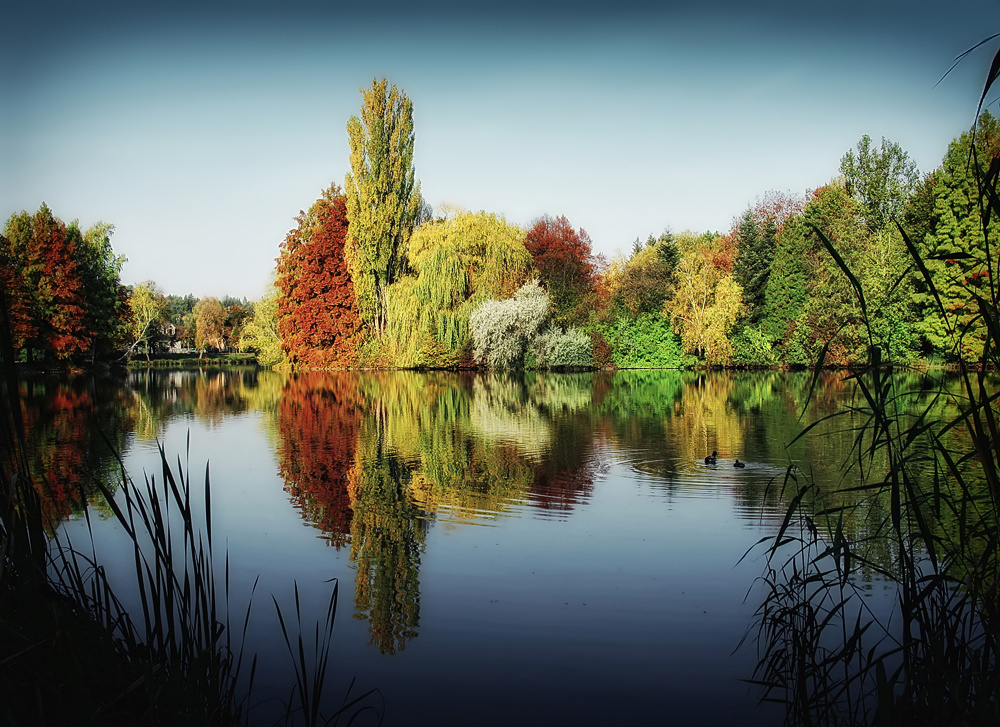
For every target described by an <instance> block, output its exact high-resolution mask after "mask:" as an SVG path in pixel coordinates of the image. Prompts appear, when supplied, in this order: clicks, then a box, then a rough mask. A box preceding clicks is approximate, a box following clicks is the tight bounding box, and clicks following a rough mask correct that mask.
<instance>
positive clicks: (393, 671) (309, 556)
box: [99, 414, 774, 725]
mask: <svg viewBox="0 0 1000 727" xmlns="http://www.w3.org/2000/svg"><path fill="white" fill-rule="evenodd" d="M264 423H265V422H264V419H263V417H262V416H261V415H259V414H240V415H234V416H225V417H224V418H222V420H221V422H219V423H215V424H212V425H208V424H205V423H204V422H202V421H201V420H199V419H196V418H192V417H177V418H175V419H172V420H171V421H170V422H169V423H167V425H166V427H165V429H164V432H163V435H162V441H163V443H164V446H165V448H166V451H167V453H168V458H169V460H170V462H171V463H173V462H174V461H175V460H176V457H177V455H178V454H180V456H181V457H182V459H183V458H185V454H184V452H185V449H186V446H187V438H188V434H189V432H190V441H191V449H190V466H189V469H190V476H191V481H192V483H193V485H194V493H195V495H194V499H195V502H196V504H197V503H200V493H201V486H202V484H203V482H204V466H205V461H206V459H207V460H209V463H210V472H211V475H210V477H211V483H212V502H213V512H214V527H215V534H216V539H217V541H216V542H217V548H218V552H219V554H220V557H221V554H222V552H223V550H224V549H225V548H228V550H229V554H230V560H231V565H232V578H231V582H232V584H233V585H232V592H233V594H234V597H233V603H234V613H237V614H240V613H241V611H242V608H243V607H244V604H245V602H246V599H247V598H248V597H249V587H250V584H251V583H252V581H253V579H254V578H255V577H256V576H257V575H258V574H260V575H261V582H260V585H259V586H258V592H257V594H256V596H255V602H256V606H255V615H254V618H253V624H254V625H255V629H256V631H255V633H256V634H257V636H256V637H255V639H257V640H255V642H254V648H259V649H260V650H261V651H262V652H263V653H262V662H261V663H262V664H268V665H275V664H277V665H281V664H284V663H285V660H286V658H287V656H286V654H285V653H284V651H283V650H284V645H283V643H281V642H280V641H279V640H277V639H278V638H279V636H278V632H277V630H276V622H275V621H274V618H273V615H272V614H273V610H272V604H271V600H270V595H269V594H271V593H273V594H274V595H276V597H278V598H279V600H281V601H282V602H283V604H284V606H285V607H286V608H288V607H290V605H291V601H290V600H288V599H289V598H290V595H291V587H292V582H293V581H296V582H298V584H299V587H300V588H301V589H302V590H303V600H304V604H305V613H306V619H307V622H310V620H311V619H315V618H318V617H320V616H322V609H323V607H324V599H325V598H326V597H327V595H328V593H329V588H330V585H329V584H328V583H327V582H326V581H327V579H329V578H331V577H339V578H340V583H341V586H342V588H343V591H342V593H341V595H342V601H341V607H340V612H339V615H338V620H337V631H336V637H335V655H336V656H335V659H336V661H337V664H338V665H339V666H338V675H339V677H338V678H340V677H342V678H343V679H344V683H346V680H347V679H349V678H350V677H351V676H355V675H356V676H358V677H359V686H361V687H362V688H367V687H370V686H378V687H379V688H380V689H381V690H382V691H383V693H384V696H385V698H386V700H387V704H388V708H389V710H390V712H389V715H390V716H392V715H395V720H390V722H389V723H392V724H401V723H417V722H420V721H421V720H423V719H427V720H433V723H435V724H442V725H446V724H470V723H475V724H483V725H486V724H511V723H512V722H516V723H519V724H554V723H558V722H560V721H561V720H563V719H565V718H567V717H568V716H569V717H571V718H572V720H573V723H575V724H612V723H620V722H619V720H621V719H623V718H627V719H626V721H629V722H630V723H643V722H648V721H649V720H653V721H656V720H658V718H659V716H660V715H662V711H663V709H664V708H665V705H667V704H669V705H670V706H669V710H670V713H671V715H673V717H674V719H675V720H677V721H676V722H675V724H704V723H711V722H713V721H714V723H717V724H722V723H726V722H729V721H730V720H735V719H736V718H737V717H739V721H740V723H741V724H747V725H752V724H757V723H759V724H769V723H771V722H773V721H774V719H773V714H769V713H767V712H763V713H760V712H756V711H752V712H748V711H747V710H749V709H750V708H751V707H753V706H754V705H755V703H756V697H755V696H753V695H752V694H749V693H748V691H747V688H746V686H745V685H744V684H742V683H740V681H739V680H740V679H741V678H744V677H746V676H747V675H748V674H749V671H748V670H749V669H750V668H751V666H752V653H751V652H750V651H746V652H741V653H740V654H738V655H737V656H736V657H733V656H732V655H731V652H732V650H733V648H734V647H735V645H736V644H737V643H738V641H739V639H740V638H741V637H742V635H743V632H744V629H745V628H746V627H747V625H748V623H749V621H750V617H751V615H752V612H753V609H754V601H753V599H751V600H749V601H748V602H747V603H744V602H743V599H744V596H745V595H746V593H747V590H748V589H749V588H750V586H751V583H752V580H753V578H754V577H755V576H757V575H759V572H760V568H759V563H753V562H751V563H748V564H745V565H744V566H740V567H739V568H737V567H735V565H736V561H737V560H738V559H739V556H740V555H742V553H743V551H744V550H745V549H746V548H747V547H748V545H749V544H750V543H751V542H752V541H754V540H756V539H757V538H758V537H760V535H761V534H762V531H760V530H758V529H757V528H755V527H753V525H752V522H749V521H748V520H747V519H745V516H744V515H741V514H740V513H739V512H738V511H737V509H736V508H734V503H733V501H732V497H731V490H730V488H729V487H728V486H727V485H726V484H725V483H723V484H722V485H717V486H716V487H715V488H714V490H710V488H709V487H708V483H706V482H705V481H704V478H705V474H704V473H701V472H692V473H690V476H691V477H692V478H694V480H697V481H692V488H691V489H687V488H686V487H685V486H684V484H683V483H681V487H680V489H679V490H674V491H673V496H672V497H669V498H668V497H665V496H664V493H663V491H662V490H660V489H658V486H659V483H658V481H657V480H656V478H653V477H650V476H648V475H643V474H640V473H636V472H635V470H634V468H633V465H632V463H630V462H628V461H627V459H626V458H625V457H626V454H627V453H626V452H624V451H619V452H610V451H604V452H598V453H596V455H595V456H597V458H598V459H600V460H602V461H610V458H612V457H613V458H614V459H615V460H616V461H615V462H614V463H610V464H608V465H607V466H606V467H605V468H604V469H603V474H601V475H599V477H598V479H597V481H596V482H595V486H594V488H593V492H592V494H591V495H590V497H589V498H588V499H587V501H586V502H585V503H580V504H578V505H577V506H575V507H574V509H573V511H572V512H569V513H563V514H564V515H565V517H563V518H556V519H554V518H548V517H544V513H543V512H542V511H538V510H536V509H535V508H533V507H531V506H529V505H527V504H522V505H518V506H515V507H513V508H511V509H510V510H509V511H508V512H507V514H508V517H504V518H501V519H499V520H495V521H493V524H494V527H490V528H481V527H472V526H470V525H462V524H456V523H451V524H450V525H449V526H448V527H432V528H431V530H430V532H429V534H428V537H427V540H426V544H425V548H424V550H423V552H422V554H421V563H420V568H419V578H420V624H419V627H418V632H419V635H418V637H417V638H416V639H413V640H411V641H410V642H408V643H407V645H406V648H405V649H404V650H403V651H402V652H400V653H398V654H396V655H395V656H393V657H391V658H387V657H385V656H383V655H381V654H379V652H378V649H376V648H375V647H372V646H368V645H367V642H368V633H367V630H366V626H367V623H366V622H365V621H357V620H354V619H351V618H349V614H350V612H351V610H352V609H351V603H352V600H353V599H352V593H353V588H354V583H353V580H354V565H353V564H352V563H351V562H350V560H349V559H348V550H347V549H342V550H340V551H337V550H335V549H334V548H332V547H329V546H328V545H326V543H325V541H324V540H323V539H322V538H321V537H320V533H319V532H318V531H316V530H315V529H313V528H312V527H308V526H307V523H305V522H304V521H303V519H302V515H301V513H300V512H299V511H298V510H297V509H296V508H295V507H294V506H293V505H292V503H291V502H290V499H289V496H288V494H287V493H286V492H285V491H284V490H283V489H282V485H283V483H282V482H281V480H280V478H279V477H278V476H277V474H276V471H277V462H276V459H275V455H274V452H273V449H272V446H271V445H270V444H269V442H268V441H267V437H266V435H265V433H264V431H263V430H264V426H263V425H264ZM125 463H126V466H127V467H128V469H129V470H130V471H132V472H133V473H136V474H137V476H138V477H140V478H141V476H142V475H141V472H142V471H143V470H145V471H146V473H147V474H152V475H155V477H156V479H157V480H158V481H159V480H160V467H159V458H158V454H157V452H156V449H155V445H154V444H153V443H148V442H146V443H136V445H135V446H134V448H133V449H132V450H131V451H130V452H128V453H127V456H126V458H125ZM723 474H726V475H729V474H731V473H728V472H726V473H723ZM699 478H700V479H699ZM99 533H100V534H99V547H101V548H107V552H114V551H113V549H115V548H121V550H119V551H118V552H119V553H120V555H121V556H122V557H123V558H125V560H126V561H127V560H128V559H129V557H130V556H129V551H128V550H127V549H124V548H123V544H122V543H120V542H118V539H116V538H115V537H114V536H112V535H107V534H104V533H103V531H101V530H100V529H99ZM116 543H117V546H116ZM123 565H125V566H128V565H129V563H128V562H123ZM286 613H287V611H286ZM237 618H238V617H237ZM271 678H272V677H271V676H269V675H268V674H267V670H266V669H263V670H262V674H261V675H259V676H258V679H259V680H260V682H261V683H262V684H263V686H264V690H265V693H268V689H270V687H269V686H268V685H269V679H271ZM588 684H589V685H599V690H598V692H597V693H596V694H595V693H593V692H592V690H593V689H595V688H597V687H596V686H590V687H588V686H586V685H588ZM442 685H449V686H448V688H447V689H442ZM338 688H339V687H338ZM499 692H503V693H504V694H506V695H507V696H505V697H504V698H503V699H501V700H499V702H498V701H497V694H498V693H499ZM266 709H269V707H265V710H266ZM580 709H582V710H583V711H582V712H575V711H574V710H580ZM758 716H759V717H760V721H759V722H755V719H757V717H758ZM706 719H707V720H708V722H705V720H706ZM491 720H492V721H491Z"/></svg>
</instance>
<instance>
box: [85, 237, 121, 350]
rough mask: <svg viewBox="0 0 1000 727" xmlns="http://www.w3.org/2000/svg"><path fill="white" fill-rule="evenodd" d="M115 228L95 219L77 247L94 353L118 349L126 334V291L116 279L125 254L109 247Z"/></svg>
mask: <svg viewBox="0 0 1000 727" xmlns="http://www.w3.org/2000/svg"><path fill="white" fill-rule="evenodd" d="M114 230H115V228H114V226H113V225H110V224H107V223H104V222H98V223H97V224H95V225H94V226H93V227H91V228H90V229H89V230H87V231H86V232H85V233H84V235H83V244H82V245H80V246H79V253H80V265H81V269H82V276H83V300H84V309H85V311H86V323H85V325H86V327H87V329H88V330H90V331H92V332H93V338H92V343H91V348H92V351H93V353H94V354H95V355H97V354H105V355H107V354H110V353H111V352H112V351H119V350H120V349H121V347H122V343H123V342H124V338H125V335H126V329H125V317H126V311H127V300H128V291H127V290H126V289H125V288H124V287H123V286H122V284H121V281H120V279H119V276H120V274H121V269H122V265H123V264H124V263H125V256H124V255H115V253H114V250H113V249H112V247H111V235H112V234H114Z"/></svg>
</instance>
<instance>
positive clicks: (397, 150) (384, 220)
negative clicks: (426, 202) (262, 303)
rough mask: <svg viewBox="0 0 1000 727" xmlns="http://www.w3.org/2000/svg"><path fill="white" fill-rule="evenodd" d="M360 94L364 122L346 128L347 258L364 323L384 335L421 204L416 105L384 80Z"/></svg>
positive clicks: (353, 119)
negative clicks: (393, 287) (416, 174)
mask: <svg viewBox="0 0 1000 727" xmlns="http://www.w3.org/2000/svg"><path fill="white" fill-rule="evenodd" d="M361 94H362V96H363V97H364V104H363V105H362V107H361V118H360V119H359V118H358V117H357V116H352V117H351V120H350V121H349V122H348V123H347V135H348V137H349V139H350V144H351V171H350V172H348V174H347V178H346V181H345V182H344V189H345V192H346V194H347V219H348V222H349V226H348V244H347V248H346V255H347V262H348V265H349V266H350V269H351V278H352V280H353V282H354V292H355V295H356V297H357V304H358V309H359V313H360V315H361V320H362V322H363V324H364V325H365V326H367V327H368V328H369V330H370V331H372V332H373V333H374V334H375V335H379V334H381V332H382V331H383V330H384V329H385V326H386V311H387V296H388V288H389V286H390V285H392V284H393V283H394V282H395V281H396V280H397V279H398V278H399V277H400V276H401V275H402V274H403V272H404V270H405V268H406V242H407V240H408V239H409V236H410V233H411V232H412V231H413V227H414V224H415V222H416V219H417V215H418V214H419V212H420V208H421V203H422V202H421V197H420V185H419V184H417V183H416V182H415V181H414V172H413V104H412V103H411V102H410V100H409V99H408V98H407V97H406V94H404V93H401V92H400V91H399V90H398V89H397V88H396V86H395V85H392V86H390V85H389V84H388V83H387V81H386V80H385V79H384V78H383V79H382V80H381V81H377V80H376V81H372V85H371V88H369V89H367V90H366V89H362V90H361Z"/></svg>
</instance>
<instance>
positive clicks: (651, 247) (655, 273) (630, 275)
mask: <svg viewBox="0 0 1000 727" xmlns="http://www.w3.org/2000/svg"><path fill="white" fill-rule="evenodd" d="M679 261H680V253H679V251H678V249H677V241H676V239H675V236H674V235H673V234H672V233H670V232H664V233H663V234H662V235H660V237H658V238H654V237H653V236H652V235H650V236H649V238H648V239H647V240H646V244H645V245H638V246H636V248H635V249H634V250H633V253H632V256H631V257H629V258H628V259H627V260H626V259H620V260H617V261H613V262H612V263H611V265H610V266H609V267H608V269H607V270H606V271H605V275H604V276H603V280H602V282H603V284H604V287H605V288H606V293H607V299H608V308H609V310H610V311H612V312H616V313H619V314H624V315H628V316H630V317H632V318H635V317H636V316H638V315H641V314H643V313H659V312H660V310H661V309H662V308H663V303H664V302H665V301H666V299H667V297H668V296H669V295H670V291H671V287H672V286H673V276H674V270H675V269H676V268H677V263H678V262H679Z"/></svg>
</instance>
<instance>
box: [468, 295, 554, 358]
mask: <svg viewBox="0 0 1000 727" xmlns="http://www.w3.org/2000/svg"><path fill="white" fill-rule="evenodd" d="M549 308H550V305H549V297H548V295H546V293H545V291H544V290H542V288H541V287H540V286H539V285H538V281H537V280H534V281H532V282H530V283H527V284H525V285H524V286H522V287H521V288H520V289H519V290H518V291H517V292H516V293H514V297H513V298H510V299H508V300H487V301H485V302H484V303H482V304H481V305H480V306H479V307H478V308H476V309H475V310H474V311H473V312H472V315H471V316H470V317H469V327H470V329H471V330H472V338H473V341H474V346H475V355H476V360H477V361H479V362H480V363H482V364H485V365H486V366H489V367H490V368H520V367H523V366H524V360H525V354H526V353H527V350H528V343H529V341H531V340H532V339H533V338H534V337H535V336H536V335H537V333H538V331H539V330H541V328H542V326H543V325H544V324H545V322H546V320H547V319H548V317H549Z"/></svg>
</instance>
